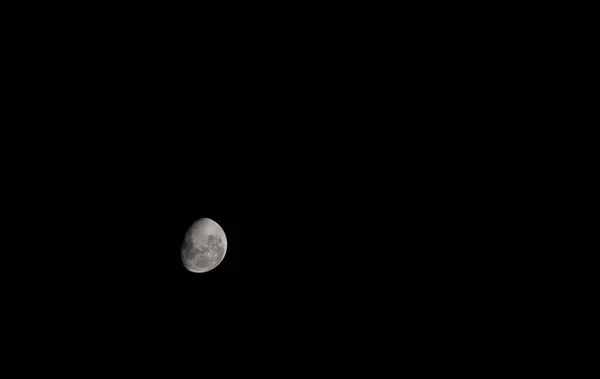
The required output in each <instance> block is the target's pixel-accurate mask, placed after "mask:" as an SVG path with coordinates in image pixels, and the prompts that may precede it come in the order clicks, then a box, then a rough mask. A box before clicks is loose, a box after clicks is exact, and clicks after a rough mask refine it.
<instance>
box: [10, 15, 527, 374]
mask: <svg viewBox="0 0 600 379" xmlns="http://www.w3.org/2000/svg"><path fill="white" fill-rule="evenodd" d="M85 21H86V20H84V22H82V23H80V24H78V25H74V26H70V27H64V26H62V27H60V28H59V27H56V28H53V29H52V30H59V31H60V32H59V33H58V34H46V33H42V32H40V31H37V32H33V34H31V33H32V32H31V30H29V29H27V30H25V29H23V30H17V29H15V30H16V31H15V34H16V35H19V36H22V35H23V36H24V38H25V39H26V40H27V41H32V42H28V43H16V45H17V48H20V49H21V50H18V51H19V53H18V54H14V55H13V56H12V58H11V59H12V60H13V64H14V67H15V68H14V71H11V75H12V77H13V79H14V80H15V81H16V83H17V85H16V86H15V87H14V89H11V91H13V92H12V94H11V96H10V104H7V107H8V108H11V109H13V111H14V113H15V117H14V118H13V122H12V124H13V126H14V130H15V131H16V133H15V135H14V136H10V138H7V139H6V140H5V141H6V142H4V143H5V144H6V145H7V149H6V150H4V151H5V154H6V155H7V156H6V158H5V162H7V167H6V171H5V172H6V173H7V175H9V177H10V178H11V179H10V180H8V181H7V182H6V183H7V184H6V187H7V189H8V191H9V195H8V196H7V197H6V199H7V201H6V209H7V210H8V209H10V210H15V212H11V213H7V214H10V216H6V217H7V218H8V219H9V221H10V223H11V225H12V227H13V228H11V230H14V233H13V236H14V237H15V238H16V239H17V240H18V241H19V244H18V248H16V249H15V252H14V253H13V254H11V255H10V256H9V257H11V258H12V257H16V258H18V261H20V262H19V263H16V264H10V265H5V266H4V267H3V270H4V272H5V273H6V274H7V275H6V276H5V278H7V285H6V288H7V293H8V294H9V297H10V299H11V300H15V301H16V304H17V305H15V306H11V307H10V309H11V313H12V314H14V315H15V316H16V317H15V318H16V319H18V320H19V321H22V320H23V319H25V320H27V322H26V325H28V327H27V330H25V331H22V332H23V333H26V334H27V335H30V336H36V337H35V338H38V339H39V338H40V337H39V336H43V337H42V338H41V339H42V340H45V341H53V340H56V339H60V338H62V339H65V340H68V341H69V343H70V344H71V345H73V346H90V341H95V342H93V343H92V344H93V345H95V346H99V345H100V344H101V343H100V342H102V343H105V342H106V343H108V344H109V345H110V346H111V349H112V351H113V353H114V355H116V356H120V357H128V358H123V359H124V360H128V359H134V358H131V357H130V356H129V355H128V351H129V349H133V350H135V352H136V354H133V355H135V356H140V358H139V359H140V361H148V360H151V359H153V358H157V359H156V362H161V359H158V357H163V359H166V358H165V357H168V356H170V355H172V356H173V357H174V358H175V360H177V359H180V358H181V356H182V354H184V353H185V352H189V351H195V349H198V350H199V352H201V353H202V352H206V351H207V350H208V353H210V352H215V351H226V352H235V353H238V354H239V355H240V356H243V355H248V354H250V353H252V352H253V351H254V350H255V349H256V348H257V347H256V345H257V344H260V343H266V344H267V346H268V347H269V350H278V349H279V348H280V347H288V346H290V345H295V343H296V341H301V342H299V344H301V343H304V342H310V343H311V346H312V348H311V354H313V357H314V359H315V360H316V361H318V360H319V359H323V360H324V359H325V357H330V355H329V354H328V351H329V350H335V349H342V350H344V348H343V347H344V346H346V347H350V348H349V350H351V349H352V347H353V346H356V345H355V344H353V343H352V342H355V341H356V340H367V341H374V340H376V339H378V338H380V337H381V336H387V335H392V336H394V338H400V337H398V336H402V337H401V338H405V339H410V340H411V341H415V342H414V344H413V345H410V346H408V347H407V348H408V350H412V351H417V352H418V351H421V350H420V349H422V348H424V346H427V344H428V341H430V339H440V338H441V339H442V340H445V341H454V340H455V338H456V336H453V333H457V332H459V331H460V330H461V328H460V327H457V326H456V325H464V324H468V325H470V327H472V326H473V325H476V324H478V323H480V322H485V320H486V317H487V316H486V315H487V314H488V312H489V313H492V312H495V311H496V310H495V309H494V307H495V306H494V305H493V304H491V303H490V302H488V299H490V298H493V297H494V293H495V292H496V291H497V290H498V287H497V286H498V285H499V284H498V283H503V282H497V283H496V282H494V278H496V275H497V274H498V270H499V267H501V266H502V265H503V264H504V263H503V262H504V261H503V260H502V259H501V258H500V255H499V254H501V253H502V252H505V251H506V250H505V249H504V247H505V245H506V244H508V243H509V241H507V239H506V238H498V237H497V236H498V234H500V235H502V234H503V233H504V235H512V236H514V235H518V234H519V233H525V231H524V230H523V229H522V228H521V227H520V226H519V225H515V224H514V223H510V224H509V223H504V224H502V225H500V227H499V228H498V225H496V224H495V223H491V222H490V221H489V219H490V215H492V216H494V219H495V222H497V221H498V220H500V219H502V217H503V215H504V214H505V213H508V212H509V210H510V207H511V206H512V203H511V201H510V199H511V196H512V194H513V193H515V192H519V191H521V190H522V188H521V187H520V186H511V185H510V184H508V183H506V182H504V181H503V180H502V179H501V178H502V175H504V173H503V172H502V168H501V166H502V165H506V163H507V162H506V160H503V161H500V160H498V157H501V158H502V159H504V156H505V155H503V154H499V155H497V156H495V154H494V152H496V151H498V149H499V146H498V141H499V140H502V138H501V136H502V133H504V132H505V129H495V128H496V127H498V126H502V127H504V126H505V123H503V121H504V120H503V119H502V118H503V117H506V114H505V112H504V111H503V110H502V104H501V103H497V102H495V100H491V99H489V98H487V97H485V96H481V86H482V85H481V79H480V76H479V74H478V72H474V71H472V68H471V67H470V66H464V65H462V64H461V63H460V62H458V63H456V62H455V60H454V58H452V57H453V56H454V55H453V54H455V55H456V56H458V57H460V56H462V54H463V53H462V50H460V48H459V47H455V48H452V49H449V51H447V52H442V53H439V54H441V57H440V55H436V54H427V51H429V49H428V46H430V45H428V44H421V43H419V42H418V41H419V40H420V39H419V38H417V37H415V36H420V37H421V38H423V39H427V36H426V34H427V33H428V32H427V31H426V30H423V29H420V28H419V27H417V26H414V27H412V28H411V27H405V31H408V32H411V33H410V34H409V37H406V38H403V39H402V41H403V42H402V43H398V41H396V42H394V43H393V44H392V43H391V42H390V41H389V39H387V38H385V37H386V36H389V35H388V34H386V33H387V32H386V30H385V29H386V27H387V26H388V24H386V23H377V24H378V27H379V29H377V33H376V34H377V38H362V37H363V36H364V34H363V33H362V32H361V31H360V30H359V29H356V30H357V32H356V33H355V34H353V35H351V36H349V35H346V34H344V36H345V38H341V37H340V34H339V33H338V34H336V33H337V32H336V30H337V29H335V28H333V30H330V32H331V33H329V34H328V35H332V37H331V38H325V37H323V34H320V33H315V34H314V35H312V36H309V35H307V34H305V33H303V32H302V31H303V30H304V29H297V30H296V33H286V34H281V33H279V32H278V31H279V30H280V28H281V26H273V27H267V28H261V27H259V26H256V28H254V27H253V28H251V29H244V28H242V29H243V30H239V29H238V30H233V29H229V28H225V27H219V26H218V23H216V24H217V26H214V27H202V28H201V31H200V32H198V31H195V30H194V28H193V27H192V28H190V29H188V28H186V27H185V26H186V25H189V26H193V25H195V24H193V23H192V24H186V23H177V22H176V23H174V24H176V25H177V27H170V26H169V27H168V28H166V29H168V32H169V33H166V30H165V28H161V25H162V24H160V25H158V27H156V26H157V25H156V24H154V26H155V28H149V29H143V28H137V27H132V28H130V29H128V28H127V26H131V25H133V24H132V23H129V22H128V19H125V21H126V22H121V25H123V26H124V27H125V29H123V28H119V29H118V30H119V31H118V32H115V33H108V32H107V30H108V29H111V30H112V27H111V28H108V29H107V28H106V27H103V28H95V29H94V28H92V29H93V30H92V31H91V32H90V33H80V31H81V28H82V26H81V24H85V23H86V22H85ZM147 21H149V22H151V21H152V20H147ZM151 23H152V22H151ZM284 23H285V22H284ZM392 25H393V24H392ZM94 30H95V33H94ZM146 30H147V32H146ZM248 30H252V31H254V33H246V32H247V31H248ZM361 30H362V29H361ZM429 33H431V32H429ZM434 34H435V33H434ZM25 35H26V36H25ZM198 35H200V36H201V37H198V38H196V39H194V36H198ZM440 35H441V34H440ZM336 36H337V37H336ZM434 37H435V35H434ZM440 38H441V37H440ZM434 40H438V39H437V38H434ZM344 41H346V43H344ZM438 41H439V40H438ZM442 44H443V43H442ZM32 46H36V47H35V48H32ZM434 50H435V51H437V52H439V50H437V49H434ZM467 50H468V48H467ZM397 55H400V56H401V58H400V59H396V60H394V59H392V58H394V57H395V56H397ZM478 56H479V57H481V56H480V55H478ZM442 58H443V59H444V62H448V63H447V64H445V65H443V67H444V68H445V69H446V71H444V72H446V73H447V72H450V73H451V74H443V73H442V74H440V70H439V69H438V66H439V64H438V63H439V61H440V59H442ZM484 60H485V59H484ZM461 70H462V71H461ZM473 70H474V69H473ZM477 70H481V71H482V72H483V73H485V72H486V68H485V64H482V65H480V66H478V67H477ZM464 72H469V73H470V74H472V75H473V76H474V80H473V82H469V83H466V82H465V80H463V79H462V78H463V76H462V73H464ZM459 79H460V80H459ZM499 96H500V97H502V96H503V94H502V93H499ZM498 104H500V106H499V107H498ZM482 123H483V124H485V125H487V127H488V128H489V129H486V131H485V132H482V131H481V129H480V128H479V126H480V125H482ZM474 139H475V140H476V142H473V141H474ZM519 140H521V141H524V142H522V144H523V146H526V144H527V136H526V135H519ZM9 145H10V146H9ZM9 148H12V149H9ZM520 148H521V147H517V148H516V149H517V150H518V149H520ZM498 189H500V190H501V191H502V193H503V194H502V196H498V194H497V193H496V191H498ZM495 216H497V217H495ZM202 217H209V218H211V219H213V220H215V221H216V222H218V223H219V224H220V225H221V226H222V227H223V229H224V231H225V233H226V235H227V239H228V251H227V254H226V257H225V260H224V261H223V262H222V264H221V265H219V266H218V267H217V268H215V269H214V270H212V271H210V272H208V273H205V274H193V273H190V272H188V271H186V270H185V269H184V268H183V266H182V264H181V260H180V248H181V243H182V240H183V237H184V234H185V232H186V230H187V228H188V227H189V226H190V225H191V224H192V223H193V222H194V221H195V220H197V219H199V218H202ZM21 261H22V262H23V263H21ZM505 288H506V287H505ZM446 335H448V337H447V338H445V337H444V336H446ZM440 336H442V337H440ZM396 340H397V339H396ZM96 341H99V342H98V343H96ZM374 343H375V342H371V345H368V346H373V345H372V344H374ZM421 344H422V345H421ZM363 348H364V345H361V349H360V353H361V354H363V353H364V351H363ZM368 350H370V351H372V352H373V351H377V350H378V349H376V348H372V349H368ZM285 351H287V350H286V349H285V348H281V354H282V355H285V354H286V353H285ZM349 353H350V356H352V354H356V353H357V351H356V350H355V351H353V352H349ZM209 356H210V357H209V358H207V359H214V360H216V359H218V357H215V356H214V354H213V355H210V354H209ZM199 359H201V358H199ZM289 359H290V361H292V360H293V359H292V358H289ZM328 359H331V358H328ZM130 363H131V362H130ZM132 366H133V365H132Z"/></svg>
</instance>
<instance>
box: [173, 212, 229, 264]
mask: <svg viewBox="0 0 600 379" xmlns="http://www.w3.org/2000/svg"><path fill="white" fill-rule="evenodd" d="M226 252H227V237H226V236H225V232H224V231H223V228H221V226H220V225H219V224H217V223H216V222H215V221H213V220H211V219H209V218H201V219H200V220H198V221H196V222H194V223H193V224H192V226H190V228H189V229H188V231H187V233H186V234H185V238H184V240H183V245H182V247H181V259H182V261H183V265H184V267H185V268H186V269H187V270H189V271H191V272H198V273H201V272H207V271H210V270H212V269H214V268H215V267H217V266H218V265H219V264H220V263H221V262H222V261H223V258H225V253H226Z"/></svg>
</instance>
